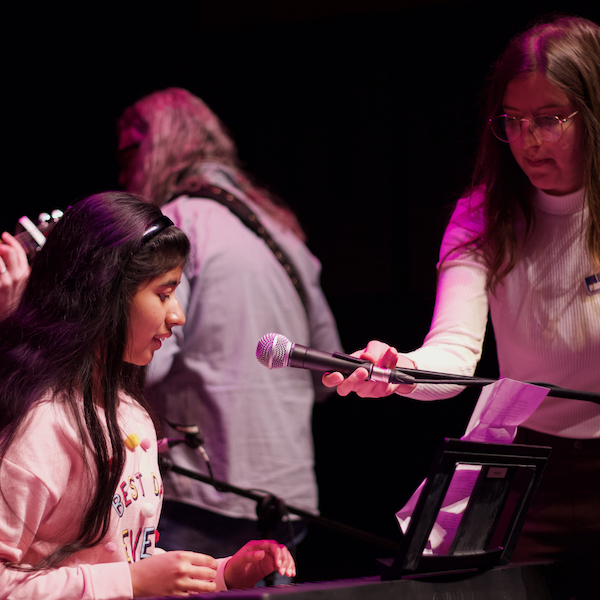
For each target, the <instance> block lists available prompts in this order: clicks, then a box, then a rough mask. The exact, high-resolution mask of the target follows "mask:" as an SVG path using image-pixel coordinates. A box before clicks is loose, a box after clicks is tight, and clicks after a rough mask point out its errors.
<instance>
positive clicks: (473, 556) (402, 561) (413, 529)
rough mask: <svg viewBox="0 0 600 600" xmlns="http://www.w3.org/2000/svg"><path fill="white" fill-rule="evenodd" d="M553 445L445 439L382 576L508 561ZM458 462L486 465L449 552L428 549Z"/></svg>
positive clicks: (381, 564)
mask: <svg viewBox="0 0 600 600" xmlns="http://www.w3.org/2000/svg"><path fill="white" fill-rule="evenodd" d="M550 451H551V448H549V447H546V446H525V445H519V444H490V443H482V442H467V441H463V440H456V439H445V440H444V442H443V443H442V445H441V447H440V449H439V450H438V454H437V456H436V459H435V460H434V462H433V465H432V468H431V470H430V472H429V475H428V476H427V480H426V482H425V485H424V487H423V489H422V490H421V494H420V496H419V499H418V501H417V504H416V506H415V509H414V511H413V514H412V517H411V520H410V524H409V526H408V528H407V530H406V533H405V534H404V536H403V537H402V540H401V542H400V546H399V548H398V551H397V552H396V556H395V557H394V558H391V559H381V560H379V568H380V572H381V578H382V579H383V580H392V579H402V578H405V577H409V576H414V575H417V574H422V575H424V574H440V573H450V572H456V571H469V570H482V569H491V568H492V567H494V566H499V565H504V564H507V563H508V562H509V560H510V557H511V555H512V552H513V550H514V548H515V545H516V543H517V538H518V537H519V534H520V532H521V528H522V527H523V522H524V521H525V515H526V513H527V509H528V508H529V505H530V503H531V500H532V498H533V495H534V493H535V491H536V489H537V487H538V484H539V481H540V478H541V476H542V473H543V470H544V468H545V466H546V462H547V460H548V456H549V455H550ZM458 465H475V466H479V467H481V469H480V471H479V475H478V476H477V479H476V482H475V485H474V487H473V489H472V491H471V493H470V497H469V499H468V503H467V506H466V508H465V510H464V513H463V514H462V517H461V519H460V523H459V525H458V529H457V531H456V533H455V535H454V538H453V540H452V542H451V545H450V547H449V549H448V552H447V553H446V554H440V555H436V554H426V555H423V550H424V549H425V547H426V544H427V540H428V538H429V534H430V533H431V530H432V529H433V526H434V524H435V521H436V519H437V517H438V513H439V511H440V508H441V507H442V503H443V501H444V498H445V495H446V492H447V491H448V488H449V487H450V483H451V481H452V477H453V476H454V474H455V471H456V467H457V466H458Z"/></svg>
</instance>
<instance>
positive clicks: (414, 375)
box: [332, 352, 600, 404]
mask: <svg viewBox="0 0 600 600" xmlns="http://www.w3.org/2000/svg"><path fill="white" fill-rule="evenodd" d="M332 356H333V357H334V358H340V359H343V360H348V361H349V362H353V363H355V365H356V368H358V367H365V368H367V367H372V363H370V362H369V361H367V360H362V359H359V358H356V357H355V356H350V355H348V354H344V353H343V352H334V353H333V355H332ZM332 370H334V369H332ZM392 371H393V372H394V373H399V374H400V377H399V379H398V380H397V381H393V382H391V383H405V384H413V383H416V384H440V385H441V384H446V385H460V386H464V387H483V386H486V385H489V384H490V383H495V382H496V381H498V380H497V379H489V378H487V377H471V376H468V375H454V374H451V373H437V372H436V371H421V370H419V369H407V368H405V367H396V368H395V369H393V370H392ZM402 374H404V375H407V378H406V380H405V381H401V380H400V378H401V377H402ZM525 383H530V384H531V385H538V386H540V387H544V388H547V389H548V390H549V392H548V396H554V397H555V398H570V399H572V400H585V401H588V402H594V403H595V404H600V394H597V393H594V392H584V391H581V390H569V389H567V388H563V387H559V386H557V385H552V384H549V383H542V382H534V381H528V382H525Z"/></svg>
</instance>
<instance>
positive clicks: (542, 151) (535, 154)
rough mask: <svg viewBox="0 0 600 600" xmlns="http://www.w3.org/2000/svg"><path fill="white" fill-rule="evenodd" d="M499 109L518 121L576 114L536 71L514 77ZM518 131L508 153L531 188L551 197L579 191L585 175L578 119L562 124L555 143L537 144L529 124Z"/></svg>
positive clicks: (553, 86)
mask: <svg viewBox="0 0 600 600" xmlns="http://www.w3.org/2000/svg"><path fill="white" fill-rule="evenodd" d="M502 106H503V110H504V112H505V113H506V114H507V115H509V116H511V117H517V118H519V119H532V118H533V117H537V116H538V115H556V116H558V117H560V118H561V119H564V118H565V117H568V116H569V115H570V114H571V113H572V112H574V111H575V110H576V109H575V108H574V106H573V104H572V103H571V102H570V101H569V99H568V97H567V95H566V94H565V93H564V92H563V91H562V90H561V89H560V88H558V87H557V86H555V85H554V84H552V83H550V82H549V81H548V79H546V77H545V76H544V75H542V74H541V73H539V72H537V71H536V72H534V73H524V74H522V75H519V76H517V77H515V78H514V79H513V80H512V81H511V82H510V83H509V84H508V86H507V87H506V93H505V94H504V99H503V102H502ZM521 127H522V129H521V137H519V138H518V139H517V140H515V141H514V142H510V149H511V150H512V153H513V156H514V157H515V160H516V161H517V163H518V164H519V166H520V167H521V169H523V172H524V173H525V175H527V177H529V181H531V184H532V185H533V186H535V187H536V188H539V189H540V190H543V191H544V192H546V193H548V194H552V195H554V196H564V195H565V194H570V193H571V192H575V191H577V190H578V189H580V188H581V187H582V185H583V172H584V153H583V143H582V141H583V135H582V127H583V125H582V121H581V115H580V114H577V115H575V116H574V117H572V118H571V119H569V120H568V121H567V122H566V123H563V126H562V136H561V137H560V138H559V139H558V140H556V141H555V142H545V141H542V140H540V139H539V138H538V137H537V136H536V135H535V134H534V133H533V132H532V131H531V126H530V124H529V123H526V122H523V123H522V125H521Z"/></svg>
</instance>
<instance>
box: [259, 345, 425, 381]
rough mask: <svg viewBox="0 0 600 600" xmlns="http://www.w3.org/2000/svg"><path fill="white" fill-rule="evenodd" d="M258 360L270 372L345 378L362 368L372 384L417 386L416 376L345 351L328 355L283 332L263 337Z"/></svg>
mask: <svg viewBox="0 0 600 600" xmlns="http://www.w3.org/2000/svg"><path fill="white" fill-rule="evenodd" d="M256 358H257V359H258V362H260V363H261V364H262V365H264V366H265V367H267V368H269V369H281V368H282V367H296V368H298V369H309V370H311V371H319V372H321V373H327V372H329V371H339V372H340V373H342V374H343V375H350V374H351V373H353V372H354V371H355V370H356V369H357V368H358V367H362V368H364V369H366V370H367V371H368V373H369V379H370V380H371V381H378V382H383V383H403V384H409V385H410V384H413V383H416V380H415V378H414V377H413V376H412V375H407V374H406V373H403V372H402V371H401V370H400V369H384V368H382V367H376V366H375V365H374V364H373V363H372V362H370V361H368V360H362V359H360V358H356V357H355V356H349V355H348V354H343V353H342V352H334V353H333V354H328V353H327V352H322V351H321V350H314V349H313V348H307V347H306V346H301V345H300V344H293V343H292V342H290V340H288V339H287V338H286V337H285V336H284V335H281V334H280V333H267V334H266V335H263V337H262V338H260V340H259V342H258V346H257V347H256Z"/></svg>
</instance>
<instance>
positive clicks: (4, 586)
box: [0, 394, 226, 600]
mask: <svg viewBox="0 0 600 600" xmlns="http://www.w3.org/2000/svg"><path fill="white" fill-rule="evenodd" d="M118 419H119V425H120V427H121V431H122V433H123V438H124V439H125V438H127V436H131V438H132V440H133V444H131V446H132V448H129V447H126V464H125V469H124V472H123V476H122V478H121V482H120V483H119V485H118V487H117V490H116V493H115V495H114V498H113V511H112V517H111V522H110V528H109V531H108V533H107V534H106V536H105V537H104V538H103V539H102V540H101V541H100V543H98V544H97V545H95V546H94V547H92V548H89V549H87V550H82V551H80V552H77V553H75V554H73V555H71V556H70V557H69V558H68V559H67V560H66V561H65V562H64V563H63V564H61V565H60V566H59V567H58V568H56V569H52V570H50V571H42V572H36V573H26V572H22V571H15V570H12V569H7V568H6V567H4V566H3V565H2V564H0V598H1V599H4V598H6V599H21V598H22V599H27V600H31V599H32V598H44V600H53V599H55V598H56V599H57V600H58V599H60V600H68V599H71V598H73V599H75V598H77V599H80V598H81V599H83V598H85V599H90V600H92V599H94V600H101V599H102V600H103V599H115V600H116V599H129V598H132V587H131V577H130V574H129V566H128V564H129V563H130V562H136V561H139V560H143V559H144V558H147V557H149V556H152V554H153V553H155V552H156V551H157V548H156V543H157V542H158V538H159V534H158V530H157V525H158V519H159V516H160V510H161V505H162V496H163V489H162V480H161V477H160V473H159V470H158V463H157V444H156V433H155V430H154V425H153V423H152V421H151V419H150V417H149V416H148V414H147V413H146V411H145V410H144V409H143V408H142V407H140V406H139V405H138V404H137V403H136V402H135V401H133V400H132V399H131V398H129V397H128V396H126V395H124V394H122V395H121V403H120V405H119V412H118ZM21 432H22V433H21V434H20V435H19V436H18V439H17V440H16V441H15V442H14V443H13V445H12V446H11V447H10V448H9V451H8V453H7V455H6V458H5V459H4V461H3V462H2V465H1V467H0V490H1V494H0V560H2V561H15V562H17V563H20V564H25V565H31V564H35V563H36V562H37V561H38V560H40V559H41V558H43V557H44V556H46V555H48V554H49V553H50V552H51V551H52V550H54V549H55V548H56V547H58V546H60V545H62V544H64V543H65V542H68V541H69V540H71V539H73V538H74V537H75V536H76V534H77V531H78V529H79V526H80V523H81V519H82V517H83V514H84V512H85V509H86V504H87V502H89V501H90V500H91V498H92V490H93V486H94V477H93V475H92V474H90V473H88V472H87V471H86V469H85V466H84V462H83V457H82V447H81V443H80V436H79V434H78V432H77V430H76V426H75V423H74V421H73V418H72V416H71V415H70V414H69V412H68V410H67V408H66V405H65V404H64V403H62V402H61V401H60V399H59V398H52V397H50V396H49V395H48V397H47V398H44V399H43V400H42V401H41V402H40V403H39V404H38V405H37V406H36V407H35V409H34V410H33V411H32V412H31V414H30V415H29V417H28V418H27V420H26V422H25V423H24V424H23V427H22V428H21ZM93 468H94V467H93V463H92V469H93ZM158 552H162V551H161V550H158ZM219 562H220V567H219V572H218V577H217V587H218V589H226V586H225V583H224V580H223V568H224V564H225V563H224V562H223V561H219Z"/></svg>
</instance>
